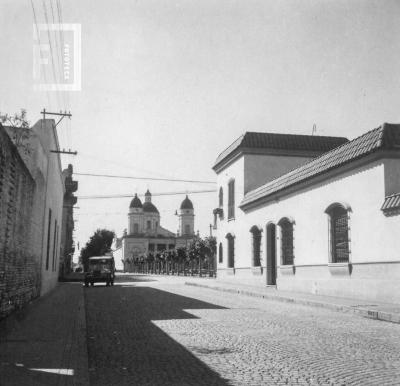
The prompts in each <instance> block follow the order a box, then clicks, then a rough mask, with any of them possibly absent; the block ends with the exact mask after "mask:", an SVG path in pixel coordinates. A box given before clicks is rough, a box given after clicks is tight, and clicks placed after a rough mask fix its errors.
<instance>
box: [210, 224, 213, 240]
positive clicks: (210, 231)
mask: <svg viewBox="0 0 400 386" xmlns="http://www.w3.org/2000/svg"><path fill="white" fill-rule="evenodd" d="M212 228H213V226H212V224H210V237H212Z"/></svg>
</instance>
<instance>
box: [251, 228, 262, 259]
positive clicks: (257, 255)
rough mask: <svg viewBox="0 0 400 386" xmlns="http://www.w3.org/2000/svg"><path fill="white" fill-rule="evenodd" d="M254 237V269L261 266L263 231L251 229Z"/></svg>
mask: <svg viewBox="0 0 400 386" xmlns="http://www.w3.org/2000/svg"><path fill="white" fill-rule="evenodd" d="M251 233H252V235H253V240H252V241H253V267H259V266H260V265H261V231H260V230H259V229H258V228H257V227H256V226H254V227H253V228H251Z"/></svg>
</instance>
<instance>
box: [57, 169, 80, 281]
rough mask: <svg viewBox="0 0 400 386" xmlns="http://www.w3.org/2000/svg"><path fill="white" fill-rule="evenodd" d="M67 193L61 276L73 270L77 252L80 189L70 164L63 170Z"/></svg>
mask: <svg viewBox="0 0 400 386" xmlns="http://www.w3.org/2000/svg"><path fill="white" fill-rule="evenodd" d="M62 174H63V178H64V185H65V193H64V201H63V215H62V227H61V251H60V270H59V275H60V277H61V278H62V277H64V276H65V275H68V274H69V273H70V272H71V271H72V256H73V254H74V252H75V245H74V240H73V231H74V227H75V223H74V209H73V207H74V205H75V204H76V202H77V198H76V196H74V192H76V191H77V190H78V181H74V180H73V179H72V174H73V168H72V165H71V164H69V165H68V168H67V169H64V170H63V172H62Z"/></svg>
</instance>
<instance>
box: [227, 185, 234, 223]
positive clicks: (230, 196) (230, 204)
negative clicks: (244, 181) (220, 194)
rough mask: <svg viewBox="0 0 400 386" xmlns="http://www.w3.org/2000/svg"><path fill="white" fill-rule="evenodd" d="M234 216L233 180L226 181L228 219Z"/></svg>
mask: <svg viewBox="0 0 400 386" xmlns="http://www.w3.org/2000/svg"><path fill="white" fill-rule="evenodd" d="M232 218H235V181H234V180H232V181H230V182H229V183H228V219H232Z"/></svg>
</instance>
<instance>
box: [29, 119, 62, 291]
mask: <svg viewBox="0 0 400 386" xmlns="http://www.w3.org/2000/svg"><path fill="white" fill-rule="evenodd" d="M32 130H33V131H34V132H35V134H36V135H37V137H38V139H39V141H40V143H41V145H42V148H43V149H44V156H45V157H46V158H47V160H48V162H47V170H46V175H45V183H46V186H45V189H44V197H45V202H44V205H43V206H42V208H43V218H44V221H43V232H42V235H43V237H42V258H41V294H42V295H43V294H45V293H47V292H48V291H50V290H51V289H53V288H54V287H55V285H56V284H57V281H58V270H59V259H60V244H61V227H62V209H63V197H64V192H65V187H64V181H63V177H62V169H61V161H60V155H59V154H57V153H52V152H51V151H50V150H58V149H59V145H58V138H57V132H56V130H55V127H54V120H53V119H46V120H43V119H41V120H39V121H38V122H37V123H36V124H35V125H34V126H33V127H32ZM50 210H51V218H50ZM49 220H50V221H49ZM49 224H50V226H49Z"/></svg>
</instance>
